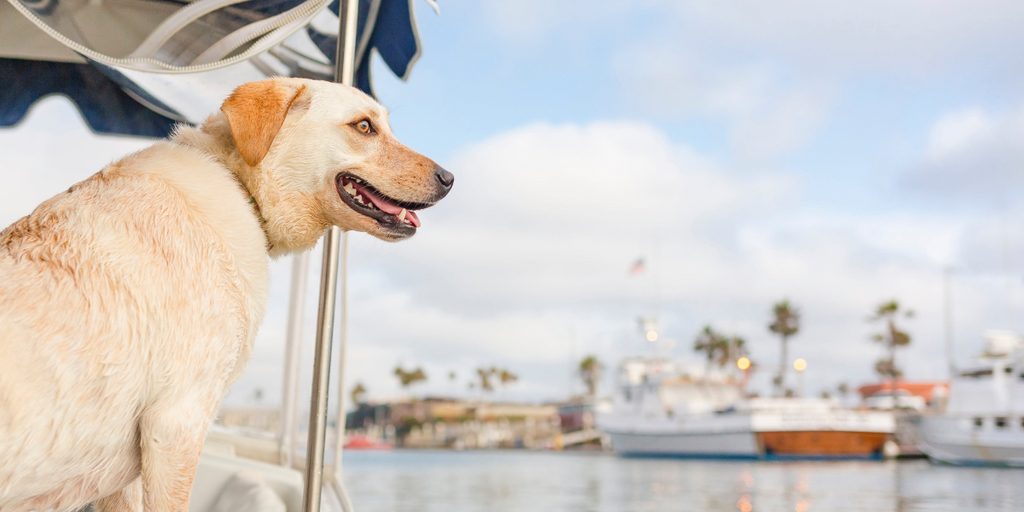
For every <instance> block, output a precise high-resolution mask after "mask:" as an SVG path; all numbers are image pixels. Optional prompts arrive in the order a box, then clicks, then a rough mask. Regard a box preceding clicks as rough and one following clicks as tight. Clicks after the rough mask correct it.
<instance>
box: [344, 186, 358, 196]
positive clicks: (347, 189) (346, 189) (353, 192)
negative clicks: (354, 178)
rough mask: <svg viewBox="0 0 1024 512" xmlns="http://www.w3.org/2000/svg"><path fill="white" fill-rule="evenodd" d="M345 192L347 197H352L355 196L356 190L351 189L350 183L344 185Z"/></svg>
mask: <svg viewBox="0 0 1024 512" xmlns="http://www.w3.org/2000/svg"><path fill="white" fill-rule="evenodd" d="M345 192H348V193H349V195H353V196H354V195H356V188H355V187H353V186H352V184H351V183H349V184H348V185H345Z"/></svg>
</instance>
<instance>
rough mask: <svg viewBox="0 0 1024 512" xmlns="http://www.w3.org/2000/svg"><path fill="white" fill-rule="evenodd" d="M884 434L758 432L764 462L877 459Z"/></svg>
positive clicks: (883, 440) (817, 431) (809, 431)
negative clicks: (779, 460) (772, 459)
mask: <svg viewBox="0 0 1024 512" xmlns="http://www.w3.org/2000/svg"><path fill="white" fill-rule="evenodd" d="M887 438H888V434H886V433H883V432H842V431H823V430H808V431H788V432H787V431H782V432H758V433H757V440H758V443H759V444H760V445H761V448H762V450H763V453H764V455H765V457H767V458H801V459H808V458H822V459H833V458H877V457H880V456H881V453H882V446H883V445H884V444H885V441H886V439H887Z"/></svg>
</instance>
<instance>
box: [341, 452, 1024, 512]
mask: <svg viewBox="0 0 1024 512" xmlns="http://www.w3.org/2000/svg"><path fill="white" fill-rule="evenodd" d="M345 472H346V476H345V481H346V484H347V486H348V489H349V492H350V493H351V497H352V501H353V503H354V505H355V507H356V509H357V510H358V511H359V512H413V511H415V512H428V511H445V512H463V511H464V512H470V511H474V512H475V511H488V512H513V511H514V512H520V511H523V512H527V511H530V512H532V511H546V512H563V511H564V512H590V511H594V512H632V511H638V512H640V511H644V512H646V511H673V512H679V511H707V512H714V511H741V512H753V511H770V512H774V511H787V510H788V511H795V512H808V511H849V512H861V511H865V512H866V511H871V512H885V511H899V512H914V511H947V510H948V511H989V510H1024V470H1020V469H999V468H965V467H953V466H939V465H932V464H929V463H928V462H927V461H924V460H911V461H899V462H897V461H888V462H876V461H832V462H818V461H815V462H800V461H793V462H774V461H724V460H723V461H718V460H685V459H622V458H618V457H615V456H613V455H607V454H591V453H566V452H562V453H552V452H504V451H474V452H450V451H418V450H396V451H390V452H347V453H346V454H345Z"/></svg>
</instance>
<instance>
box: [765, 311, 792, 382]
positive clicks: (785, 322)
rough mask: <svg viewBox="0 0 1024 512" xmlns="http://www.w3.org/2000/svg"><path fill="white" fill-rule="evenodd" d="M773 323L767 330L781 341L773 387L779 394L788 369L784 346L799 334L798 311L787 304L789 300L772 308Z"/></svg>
mask: <svg viewBox="0 0 1024 512" xmlns="http://www.w3.org/2000/svg"><path fill="white" fill-rule="evenodd" d="M772 314H773V315H774V317H775V318H774V321H773V322H772V323H770V324H768V330H769V331H771V332H773V333H775V334H777V335H778V336H779V338H781V339H782V354H781V356H780V359H779V374H778V375H777V376H776V377H775V385H776V386H777V387H778V390H779V391H780V392H781V390H782V388H783V387H784V386H785V384H786V369H787V368H788V367H789V362H788V361H789V358H788V357H787V356H786V348H787V347H786V345H787V342H788V341H789V338H790V336H795V335H796V333H798V332H800V310H798V309H796V308H795V307H793V306H791V305H790V304H789V300H786V299H784V300H782V302H778V303H776V304H775V306H773V307H772Z"/></svg>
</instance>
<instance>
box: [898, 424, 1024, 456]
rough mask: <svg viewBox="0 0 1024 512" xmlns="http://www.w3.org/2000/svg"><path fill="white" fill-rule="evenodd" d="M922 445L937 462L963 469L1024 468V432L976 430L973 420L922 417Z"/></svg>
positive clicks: (989, 429)
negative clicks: (978, 467)
mask: <svg viewBox="0 0 1024 512" xmlns="http://www.w3.org/2000/svg"><path fill="white" fill-rule="evenodd" d="M920 425H921V426H920V431H919V437H918V445H919V448H921V451H923V452H924V453H925V454H927V455H928V457H929V458H930V459H932V460H934V461H936V462H942V463H946V464H954V465H960V466H1012V467H1024V432H1021V431H1019V430H1015V429H1012V428H1007V429H1006V430H997V429H994V428H983V429H976V428H975V427H974V425H973V422H972V420H971V418H966V417H965V418H956V417H947V416H935V417H925V418H921V424H920Z"/></svg>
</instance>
